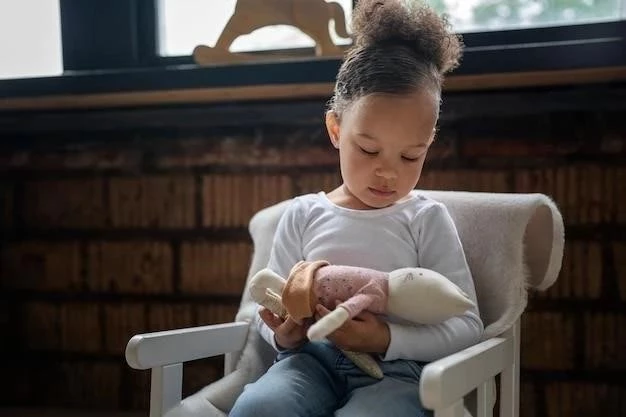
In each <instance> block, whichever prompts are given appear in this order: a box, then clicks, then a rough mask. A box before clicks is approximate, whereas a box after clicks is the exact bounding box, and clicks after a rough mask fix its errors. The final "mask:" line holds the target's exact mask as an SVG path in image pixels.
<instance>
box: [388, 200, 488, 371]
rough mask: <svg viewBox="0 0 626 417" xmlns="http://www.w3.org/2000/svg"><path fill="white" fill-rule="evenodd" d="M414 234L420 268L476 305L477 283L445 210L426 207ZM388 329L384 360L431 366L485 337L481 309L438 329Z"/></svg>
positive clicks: (399, 326)
mask: <svg viewBox="0 0 626 417" xmlns="http://www.w3.org/2000/svg"><path fill="white" fill-rule="evenodd" d="M413 233H414V236H415V239H416V242H417V248H418V260H419V266H420V267H422V268H428V269H432V270H434V271H437V272H439V273H440V274H442V275H443V276H445V277H447V278H448V279H450V280H451V281H452V282H454V283H455V284H456V285H458V286H459V287H460V288H461V289H462V290H463V291H465V293H467V294H468V295H469V296H470V298H472V300H473V301H474V302H475V303H476V290H475V289H474V281H473V279H472V275H471V273H470V270H469V266H468V265H467V261H466V259H465V254H464V252H463V247H462V246H461V241H460V239H459V236H458V233H457V230H456V226H455V225H454V222H453V221H452V218H451V217H450V214H449V213H448V211H447V209H446V208H445V206H443V205H442V204H439V203H433V204H432V205H428V206H426V207H424V208H423V209H422V210H421V211H420V212H419V213H417V214H416V216H415V218H414V221H413ZM388 325H389V334H390V341H389V347H388V348H387V352H386V354H385V355H384V360H393V359H411V360H419V361H425V362H430V361H433V360H436V359H439V358H442V357H444V356H447V355H450V354H452V353H455V352H458V351H459V350H462V349H464V348H466V347H468V346H471V345H473V344H475V343H477V342H478V341H479V340H480V338H481V336H482V333H483V323H482V321H481V319H480V315H479V312H478V308H477V307H475V308H473V309H470V310H468V311H467V312H465V313H464V314H463V315H462V316H458V317H453V318H451V319H449V320H446V321H445V322H443V323H441V324H437V325H410V324H397V323H388Z"/></svg>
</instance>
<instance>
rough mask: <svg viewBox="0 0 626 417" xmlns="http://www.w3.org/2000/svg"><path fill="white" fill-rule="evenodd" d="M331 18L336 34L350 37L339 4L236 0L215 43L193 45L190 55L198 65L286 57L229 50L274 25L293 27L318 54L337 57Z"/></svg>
mask: <svg viewBox="0 0 626 417" xmlns="http://www.w3.org/2000/svg"><path fill="white" fill-rule="evenodd" d="M331 19H334V21H335V30H336V31H337V34H338V35H339V36H341V37H343V38H349V37H350V35H349V34H348V31H347V27H346V19H345V14H344V11H343V8H342V7H341V5H340V4H339V3H335V2H326V1H324V0H238V1H237V5H236V6H235V11H234V13H233V15H232V16H231V17H230V20H229V21H228V23H227V24H226V27H225V28H224V30H223V31H222V33H221V34H220V37H219V39H218V40H217V43H216V44H215V46H214V47H210V46H206V45H198V46H196V47H195V48H194V51H193V58H194V61H195V62H196V63H197V64H198V65H214V64H224V63H237V62H248V61H259V60H264V59H265V60H266V59H268V58H269V59H273V60H275V59H285V58H289V56H287V55H281V54H276V53H272V54H267V55H264V54H259V53H254V54H250V53H239V52H230V51H229V48H230V46H231V45H232V43H233V42H234V41H235V39H237V38H238V37H239V36H242V35H247V34H249V33H252V32H253V31H255V30H257V29H261V28H263V27H266V26H273V25H289V26H293V27H295V28H297V29H299V30H301V31H302V32H303V33H305V34H306V35H308V36H310V37H311V38H312V39H313V40H314V41H315V56H317V57H328V56H340V55H341V54H342V50H341V48H340V47H339V46H337V45H335V43H334V42H333V41H332V39H331V37H330V33H329V30H328V22H329V21H330V20H331ZM291 58H292V57H291Z"/></svg>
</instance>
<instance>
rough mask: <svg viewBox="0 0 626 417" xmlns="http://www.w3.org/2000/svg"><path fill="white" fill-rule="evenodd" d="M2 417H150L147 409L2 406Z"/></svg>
mask: <svg viewBox="0 0 626 417" xmlns="http://www.w3.org/2000/svg"><path fill="white" fill-rule="evenodd" d="M0 417H148V412H147V411H133V412H119V411H93V410H64V409H48V408H2V407H0Z"/></svg>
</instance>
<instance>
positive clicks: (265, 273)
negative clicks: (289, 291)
mask: <svg viewBox="0 0 626 417" xmlns="http://www.w3.org/2000/svg"><path fill="white" fill-rule="evenodd" d="M284 286H285V279H284V278H283V277H281V276H280V275H278V274H277V273H276V272H274V271H272V270H271V269H268V268H265V269H262V270H260V271H259V272H257V273H256V274H255V275H254V276H253V277H252V278H250V295H251V296H252V299H253V300H254V302H256V303H257V304H260V305H262V306H264V307H267V306H265V305H264V303H265V302H266V300H267V294H268V290H269V291H270V292H271V293H274V294H281V293H282V292H283V288H284Z"/></svg>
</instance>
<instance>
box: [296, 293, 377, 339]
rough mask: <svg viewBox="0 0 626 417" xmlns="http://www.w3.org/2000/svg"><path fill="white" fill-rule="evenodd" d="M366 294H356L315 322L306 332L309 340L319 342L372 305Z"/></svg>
mask: <svg viewBox="0 0 626 417" xmlns="http://www.w3.org/2000/svg"><path fill="white" fill-rule="evenodd" d="M372 301H373V298H372V296H371V295H368V294H357V295H355V296H353V297H350V298H349V299H347V300H346V301H344V302H343V303H341V304H339V305H338V306H337V307H336V308H335V309H334V310H333V311H331V312H330V313H328V314H327V315H325V316H324V317H322V318H321V319H319V320H318V321H317V322H315V323H314V324H313V325H312V326H311V327H310V328H309V330H308V331H307V337H308V338H309V339H310V340H321V339H323V338H325V337H326V336H328V335H329V334H331V333H332V332H334V331H335V330H337V329H338V328H340V327H341V326H342V325H343V324H344V323H345V322H346V321H348V320H349V319H351V318H353V317H355V316H357V315H359V313H361V312H362V311H363V310H367V308H368V307H369V306H370V305H371V304H372Z"/></svg>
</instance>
